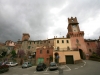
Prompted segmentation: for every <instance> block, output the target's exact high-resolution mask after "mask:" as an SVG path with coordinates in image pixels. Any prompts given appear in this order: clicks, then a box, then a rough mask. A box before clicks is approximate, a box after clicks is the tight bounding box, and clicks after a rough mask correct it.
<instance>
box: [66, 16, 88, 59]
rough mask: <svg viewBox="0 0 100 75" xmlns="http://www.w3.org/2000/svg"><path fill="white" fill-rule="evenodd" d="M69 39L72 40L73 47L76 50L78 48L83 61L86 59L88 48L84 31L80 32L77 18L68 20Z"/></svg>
mask: <svg viewBox="0 0 100 75" xmlns="http://www.w3.org/2000/svg"><path fill="white" fill-rule="evenodd" d="M67 38H70V40H71V47H72V49H73V50H74V49H75V48H77V49H78V50H79V52H80V56H81V59H85V58H86V54H88V51H87V47H86V44H85V41H84V31H80V28H79V23H78V21H77V18H76V17H75V18H73V17H71V18H68V33H67Z"/></svg>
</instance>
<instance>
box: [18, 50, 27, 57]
mask: <svg viewBox="0 0 100 75" xmlns="http://www.w3.org/2000/svg"><path fill="white" fill-rule="evenodd" d="M17 55H18V57H19V58H21V57H24V56H25V52H24V50H18V52H17Z"/></svg>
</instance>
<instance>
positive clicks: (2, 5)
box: [0, 0, 100, 42]
mask: <svg viewBox="0 0 100 75" xmlns="http://www.w3.org/2000/svg"><path fill="white" fill-rule="evenodd" d="M67 2H68V6H66V7H65V8H64V9H63V10H61V11H60V13H59V15H58V16H62V15H64V16H66V21H67V18H68V17H71V16H76V17H78V20H79V22H80V23H83V22H84V21H86V19H87V18H89V17H97V16H98V15H97V14H98V11H100V9H99V5H100V4H99V3H100V1H99V0H88V1H87V0H85V1H80V0H77V2H76V1H75V0H69V1H68V0H67ZM65 3H66V0H19V1H18V0H0V41H1V42H5V41H6V40H13V41H17V40H18V39H21V37H22V34H23V33H29V34H30V36H31V38H30V39H32V40H38V39H46V38H47V35H48V31H50V30H49V28H50V27H53V26H54V21H53V20H54V19H55V17H54V15H52V14H51V13H50V10H51V9H52V8H61V7H62V6H63V5H64V4H65ZM53 17H54V18H53ZM66 28H67V24H66ZM59 30H61V29H60V28H57V29H56V30H55V32H54V34H58V33H59V32H62V34H66V31H67V30H66V31H63V30H62V31H59ZM63 32H64V33H63Z"/></svg>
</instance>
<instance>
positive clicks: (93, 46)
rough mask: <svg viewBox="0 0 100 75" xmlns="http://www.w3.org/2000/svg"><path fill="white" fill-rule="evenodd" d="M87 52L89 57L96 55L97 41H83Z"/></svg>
mask: <svg viewBox="0 0 100 75" xmlns="http://www.w3.org/2000/svg"><path fill="white" fill-rule="evenodd" d="M85 43H86V47H87V51H88V53H89V56H90V55H92V53H93V52H95V53H96V50H97V44H98V43H97V40H92V39H87V40H85Z"/></svg>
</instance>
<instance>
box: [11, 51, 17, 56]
mask: <svg viewBox="0 0 100 75" xmlns="http://www.w3.org/2000/svg"><path fill="white" fill-rule="evenodd" d="M11 56H12V57H13V58H15V57H16V52H15V50H12V51H11Z"/></svg>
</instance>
